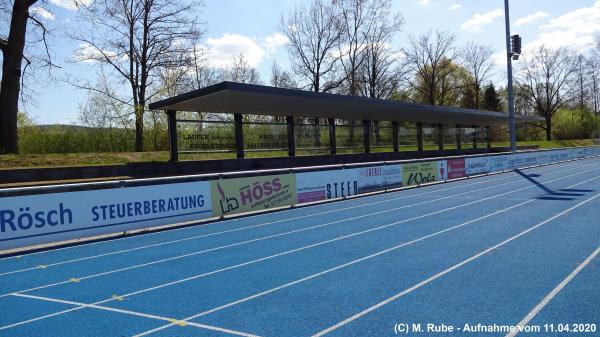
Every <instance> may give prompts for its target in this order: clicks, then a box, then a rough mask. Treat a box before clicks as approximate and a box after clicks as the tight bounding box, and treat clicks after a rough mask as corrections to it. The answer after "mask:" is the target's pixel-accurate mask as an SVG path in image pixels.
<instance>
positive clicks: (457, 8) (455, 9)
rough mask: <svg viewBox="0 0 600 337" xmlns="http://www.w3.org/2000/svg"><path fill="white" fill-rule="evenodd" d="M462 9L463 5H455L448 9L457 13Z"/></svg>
mask: <svg viewBox="0 0 600 337" xmlns="http://www.w3.org/2000/svg"><path fill="white" fill-rule="evenodd" d="M461 8H462V5H461V4H453V5H452V6H450V7H448V9H449V10H451V11H457V10H459V9H461Z"/></svg>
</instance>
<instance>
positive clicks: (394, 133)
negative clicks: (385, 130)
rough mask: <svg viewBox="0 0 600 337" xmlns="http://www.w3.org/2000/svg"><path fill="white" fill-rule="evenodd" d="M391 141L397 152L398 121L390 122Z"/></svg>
mask: <svg viewBox="0 0 600 337" xmlns="http://www.w3.org/2000/svg"><path fill="white" fill-rule="evenodd" d="M392 142H393V143H394V152H398V151H399V146H398V122H392Z"/></svg>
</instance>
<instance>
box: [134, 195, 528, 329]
mask: <svg viewBox="0 0 600 337" xmlns="http://www.w3.org/2000/svg"><path fill="white" fill-rule="evenodd" d="M533 201H534V200H529V201H527V202H524V203H521V204H518V205H514V206H512V207H508V208H505V209H502V210H499V211H496V212H494V213H491V214H488V215H485V216H482V217H479V218H477V219H473V220H470V221H467V222H464V223H461V224H459V225H456V226H453V227H450V228H446V229H444V230H441V231H439V232H435V233H433V234H429V235H426V236H422V237H420V238H418V239H414V240H412V241H408V242H405V243H402V244H399V245H397V246H394V247H391V248H388V249H386V250H382V251H379V252H377V253H374V254H371V255H368V256H365V257H362V258H360V259H356V260H353V261H350V262H347V263H344V264H341V265H338V266H335V267H333V268H330V269H327V270H324V271H321V272H319V273H316V274H312V275H309V276H306V277H303V278H301V279H298V280H295V281H292V282H289V283H286V284H283V285H281V286H278V287H275V288H271V289H269V290H265V291H263V292H260V293H256V294H254V295H251V296H248V297H245V298H242V299H239V300H237V301H233V302H230V303H227V304H224V305H221V306H219V307H216V308H213V309H210V310H206V311H203V312H201V313H198V314H195V315H193V316H190V317H186V318H184V319H183V321H185V322H187V321H190V320H193V319H196V318H198V317H202V316H206V315H209V314H212V313H214V312H217V311H220V310H223V309H226V308H229V307H232V306H235V305H238V304H241V303H244V302H248V301H250V300H253V299H256V298H259V297H262V296H265V295H268V294H271V293H274V292H276V291H279V290H282V289H285V288H289V287H291V286H294V285H296V284H300V283H303V282H306V281H309V280H312V279H315V278H317V277H320V276H323V275H326V274H329V273H332V272H334V271H336V270H340V269H343V268H346V267H350V266H352V265H355V264H357V263H360V262H362V261H365V260H369V259H372V258H375V257H377V256H380V255H384V254H386V253H389V252H392V251H395V250H398V249H400V248H402V247H406V246H410V245H412V244H415V243H417V242H420V241H424V240H427V239H430V238H432V237H435V236H438V235H441V234H443V233H446V232H450V231H452V230H455V229H458V228H461V227H464V226H467V225H469V224H471V223H473V222H477V221H480V220H483V219H486V218H489V217H491V216H494V215H497V214H500V213H503V212H506V211H508V210H511V209H513V208H516V207H519V206H523V205H525V204H528V203H530V202H533ZM171 326H173V324H167V325H163V326H161V327H158V328H155V329H152V330H148V331H145V332H143V333H141V334H138V335H135V336H133V337H141V336H146V335H149V334H152V333H155V332H158V331H161V330H164V329H167V328H169V327H171Z"/></svg>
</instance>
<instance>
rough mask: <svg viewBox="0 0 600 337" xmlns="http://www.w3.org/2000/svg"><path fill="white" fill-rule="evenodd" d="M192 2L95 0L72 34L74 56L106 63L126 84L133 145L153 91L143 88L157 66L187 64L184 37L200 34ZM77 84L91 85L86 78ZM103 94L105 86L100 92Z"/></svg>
mask: <svg viewBox="0 0 600 337" xmlns="http://www.w3.org/2000/svg"><path fill="white" fill-rule="evenodd" d="M197 6H198V3H196V2H188V1H186V2H183V1H178V0H96V1H94V2H93V4H91V5H89V6H85V7H84V10H83V11H82V15H81V19H82V20H81V26H82V27H85V28H84V29H82V30H81V32H79V33H76V34H73V38H75V39H76V40H78V41H80V42H81V43H82V45H83V47H82V48H81V49H80V50H79V52H78V55H77V59H78V60H80V61H94V62H97V63H99V64H102V65H106V66H108V68H109V69H112V73H113V74H114V75H115V76H116V77H118V78H120V79H121V80H122V82H123V83H125V85H126V86H127V87H128V90H129V91H130V96H129V98H127V99H119V98H117V97H115V96H114V95H113V96H111V97H112V98H114V99H118V100H121V101H125V102H127V103H128V104H129V105H130V106H131V108H132V110H133V111H132V115H133V116H134V118H135V150H136V151H143V150H144V114H145V112H146V105H147V103H148V102H149V101H151V100H152V99H153V98H154V96H156V95H157V94H158V93H159V92H157V91H155V92H149V90H150V89H152V87H151V84H152V82H153V80H154V79H156V78H157V77H158V75H159V71H160V70H162V69H172V68H176V67H178V66H181V63H182V62H189V63H190V64H191V62H192V57H191V55H190V52H189V50H190V49H191V48H190V47H189V46H190V43H194V42H195V41H197V40H198V39H199V37H200V36H201V34H202V30H201V25H202V24H201V23H200V22H198V19H197V18H196V17H194V16H190V13H192V12H193V11H194V10H195V9H196V8H197ZM77 86H78V87H81V88H84V89H87V90H92V91H97V90H98V89H97V88H95V87H93V85H90V84H78V85H77ZM104 94H106V95H107V96H109V95H110V93H108V92H104Z"/></svg>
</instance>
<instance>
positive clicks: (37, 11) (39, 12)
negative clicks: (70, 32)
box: [29, 7, 56, 21]
mask: <svg viewBox="0 0 600 337" xmlns="http://www.w3.org/2000/svg"><path fill="white" fill-rule="evenodd" d="M29 14H31V15H34V16H39V17H42V18H43V19H46V20H50V21H54V20H55V19H56V16H55V15H54V14H52V13H50V12H48V11H47V10H45V9H44V8H42V7H31V8H29Z"/></svg>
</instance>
